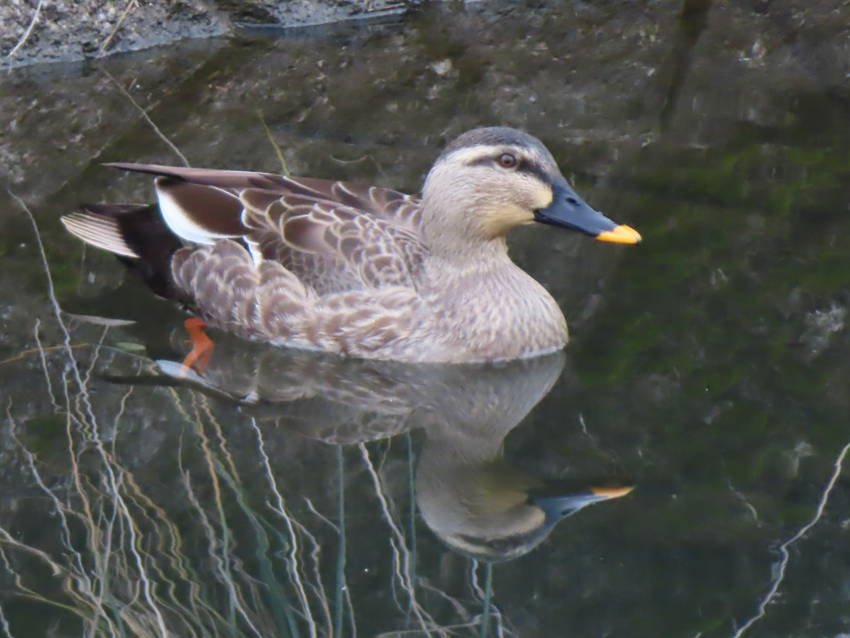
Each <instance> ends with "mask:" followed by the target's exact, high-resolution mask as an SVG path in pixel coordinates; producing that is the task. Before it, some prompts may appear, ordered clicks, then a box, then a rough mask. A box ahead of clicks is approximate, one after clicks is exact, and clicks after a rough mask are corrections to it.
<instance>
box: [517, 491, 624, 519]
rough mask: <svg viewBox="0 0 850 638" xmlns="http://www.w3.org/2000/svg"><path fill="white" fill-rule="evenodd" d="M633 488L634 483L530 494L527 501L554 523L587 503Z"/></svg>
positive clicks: (620, 493) (606, 498)
mask: <svg viewBox="0 0 850 638" xmlns="http://www.w3.org/2000/svg"><path fill="white" fill-rule="evenodd" d="M633 489H634V485H627V486H618V487H591V488H588V489H586V490H582V491H579V492H573V493H571V494H557V495H545V496H536V497H535V496H532V497H531V498H530V499H529V501H530V502H531V503H533V504H535V505H537V506H538V507H540V508H541V509H542V510H543V512H544V513H545V515H546V520H547V521H550V522H552V523H554V522H556V521H559V520H561V519H563V518H566V517H567V516H570V515H571V514H575V513H576V512H578V511H579V510H581V509H583V508H585V507H587V506H588V505H593V504H594V503H599V502H601V501H608V500H611V499H614V498H620V497H623V496H625V495H626V494H628V493H629V492H631V491H632V490H633Z"/></svg>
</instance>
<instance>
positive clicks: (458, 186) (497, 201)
mask: <svg viewBox="0 0 850 638" xmlns="http://www.w3.org/2000/svg"><path fill="white" fill-rule="evenodd" d="M422 196H423V203H424V212H423V219H422V224H423V231H424V233H425V235H426V236H427V237H428V238H429V239H431V241H432V244H436V245H440V244H446V243H451V242H450V241H449V240H448V238H447V235H449V234H455V236H456V237H460V238H463V239H465V240H469V241H474V240H490V239H497V238H504V236H505V235H506V234H507V233H508V231H510V229H511V228H513V227H515V226H519V225H522V224H530V223H532V222H538V223H541V224H548V225H552V226H559V227H562V228H568V229H570V230H574V231H578V232H581V233H584V234H586V235H590V236H591V237H595V238H596V239H599V240H602V241H610V242H618V243H624V244H635V243H637V242H639V241H640V239H641V237H640V234H639V233H638V232H637V231H636V230H634V229H633V228H630V227H629V226H624V225H620V224H617V223H616V222H614V221H612V220H610V219H608V218H607V217H606V216H605V215H603V214H602V213H600V212H599V211H597V210H594V209H593V208H591V207H590V205H588V204H587V202H585V201H584V200H583V199H582V198H581V197H580V196H579V195H578V194H577V193H576V192H575V191H574V190H573V188H572V187H571V186H570V185H569V183H567V180H566V179H565V178H564V176H563V175H562V174H561V171H560V169H559V168H558V165H557V163H556V162H555V159H554V158H553V157H552V154H551V153H550V152H549V150H548V149H547V148H546V147H545V146H544V145H543V143H542V142H540V140H538V139H537V138H535V137H532V136H531V135H528V134H527V133H523V132H522V131H518V130H516V129H512V128H506V127H488V128H477V129H473V130H471V131H467V132H466V133H464V134H463V135H461V136H460V137H458V138H457V139H455V140H454V141H453V142H451V143H450V144H449V145H448V146H447V147H446V148H445V150H444V151H443V152H442V154H441V155H440V157H439V158H437V161H436V162H435V163H434V166H433V167H432V168H431V171H430V172H429V173H428V176H427V178H426V179H425V185H424V188H423V193H422Z"/></svg>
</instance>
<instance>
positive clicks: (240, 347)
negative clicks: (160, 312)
mask: <svg viewBox="0 0 850 638" xmlns="http://www.w3.org/2000/svg"><path fill="white" fill-rule="evenodd" d="M157 364H158V366H159V368H160V370H161V371H162V372H163V373H165V374H166V375H168V376H170V377H172V378H174V379H178V380H181V382H185V383H189V384H193V385H195V386H197V387H199V388H201V389H203V390H204V391H205V392H208V393H212V394H214V395H218V396H220V397H223V398H228V399H231V400H233V401H236V402H238V403H239V404H240V405H241V406H243V409H245V410H247V411H248V412H249V413H251V414H252V415H254V416H256V417H258V419H259V423H261V424H263V425H262V426H261V427H265V428H268V427H272V426H273V427H278V428H286V429H291V430H296V431H298V432H299V433H300V434H302V435H304V436H307V437H309V438H312V439H317V440H320V441H323V442H325V443H328V444H340V445H355V444H362V443H365V442H368V441H374V440H376V439H383V438H387V437H392V436H396V435H399V434H401V433H404V432H409V431H412V430H417V431H421V432H422V436H423V443H422V447H421V451H420V453H419V460H418V465H417V468H416V478H415V493H416V503H417V505H418V507H419V511H420V512H421V515H422V518H423V520H424V521H425V523H426V524H427V525H428V527H429V528H430V529H431V530H432V531H433V532H434V533H435V534H436V535H437V537H439V539H440V540H441V541H442V542H443V543H445V544H446V545H448V546H449V547H450V548H452V549H453V550H455V551H458V552H460V553H462V554H464V555H467V556H469V557H471V558H475V559H479V560H485V561H501V560H511V559H514V558H517V557H519V556H522V555H523V554H525V553H527V552H529V551H531V550H532V549H534V548H535V547H536V546H537V545H539V544H540V543H541V542H542V541H543V540H544V539H545V538H546V537H547V536H548V535H549V533H550V532H551V531H552V530H553V528H554V527H555V525H556V524H557V523H558V522H560V521H561V520H563V519H565V518H567V517H568V516H571V515H573V514H575V513H576V512H578V511H579V510H581V509H583V508H585V507H587V506H588V505H591V504H594V503H599V502H602V501H607V500H610V499H613V498H619V497H621V496H624V495H626V494H628V493H629V492H630V491H631V489H632V487H631V486H624V485H610V484H607V483H606V482H602V483H601V484H594V485H580V484H576V482H575V481H556V480H545V479H544V478H542V477H539V476H536V475H534V474H533V473H531V472H528V471H525V470H523V469H520V468H518V467H515V466H514V465H513V464H512V463H511V462H510V461H508V460H506V459H505V458H504V456H503V447H504V441H505V438H506V437H507V435H508V434H509V433H510V432H511V431H512V430H513V429H514V428H515V427H517V426H518V425H519V424H520V423H521V422H522V420H523V419H524V418H525V417H526V415H527V414H528V413H529V412H530V411H531V410H532V409H533V408H534V406H536V405H537V404H538V403H539V402H540V401H541V400H542V399H543V397H545V396H546V395H547V394H548V393H549V391H550V390H551V389H552V387H553V385H554V384H555V382H556V381H557V379H558V378H559V376H560V374H561V371H562V369H563V366H564V355H563V353H561V352H558V353H555V354H552V355H548V356H545V357H538V358H534V359H529V360H518V361H511V362H507V363H504V364H501V365H462V366H458V365H449V366H446V365H438V364H424V365H422V364H419V365H415V364H401V363H394V362H378V361H365V360H350V359H343V358H340V357H336V356H333V355H326V354H321V353H313V352H305V351H298V350H280V349H269V348H268V347H262V346H254V345H253V344H245V343H244V342H237V341H234V340H224V341H223V342H222V343H221V344H220V345H219V346H218V347H217V350H216V352H215V355H214V357H213V359H212V360H211V363H210V365H208V366H206V367H205V368H204V370H203V371H202V372H201V373H198V372H196V371H194V370H187V369H186V368H183V367H182V366H181V364H180V363H178V362H176V361H168V360H160V361H158V362H157Z"/></svg>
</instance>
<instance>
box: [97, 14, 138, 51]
mask: <svg viewBox="0 0 850 638" xmlns="http://www.w3.org/2000/svg"><path fill="white" fill-rule="evenodd" d="M138 6H139V3H138V2H137V1H136V0H129V2H127V6H126V7H124V13H122V14H121V17H120V18H118V22H117V23H116V24H115V28H114V29H112V33H110V34H109V35H108V36H107V37H106V40H104V41H103V44H101V45H100V48H99V49H98V50H97V55H96V56H95V57H98V58H99V57H100V56H102V55H103V53H104V51H106V49H107V48H108V47H109V44H110V43H111V42H112V38H114V37H115V34H117V33H118V30H119V29H120V28H121V25H122V24H124V20H126V19H127V16H128V15H130V11H132V10H133V9H135V8H137V7H138Z"/></svg>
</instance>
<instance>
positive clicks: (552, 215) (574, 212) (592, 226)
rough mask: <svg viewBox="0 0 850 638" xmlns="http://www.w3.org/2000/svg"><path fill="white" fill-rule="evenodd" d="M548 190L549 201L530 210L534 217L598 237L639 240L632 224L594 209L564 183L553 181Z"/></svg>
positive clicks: (616, 241) (625, 241)
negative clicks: (545, 205)
mask: <svg viewBox="0 0 850 638" xmlns="http://www.w3.org/2000/svg"><path fill="white" fill-rule="evenodd" d="M552 190H553V197H552V203H551V204H549V206H547V207H546V208H539V209H537V210H535V211H534V219H535V221H538V222H540V223H541V224H550V225H552V226H560V227H562V228H569V229H571V230H577V231H579V232H581V233H584V234H586V235H590V236H591V237H594V238H596V239H598V240H600V241H610V242H615V243H618V244H636V243H638V242H639V241H640V240H641V237H640V233H638V232H637V231H636V230H635V229H634V228H631V227H630V226H624V225H622V224H617V223H616V222H614V221H612V220H610V219H608V218H607V217H605V215H603V214H602V213H600V212H599V211H598V210H594V209H593V208H591V207H590V206H589V205H588V204H587V202H585V201H584V200H583V199H582V198H581V197H579V196H578V195H577V194H576V192H575V191H574V190H573V189H572V188H570V187H569V186H568V185H567V184H566V183H564V184H555V185H554V186H553V187H552Z"/></svg>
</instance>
